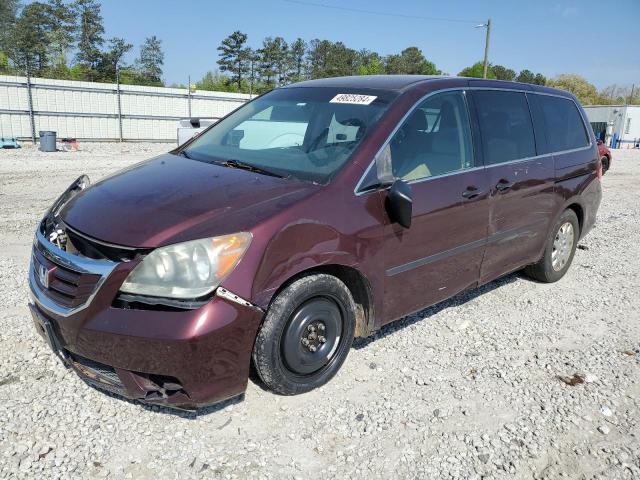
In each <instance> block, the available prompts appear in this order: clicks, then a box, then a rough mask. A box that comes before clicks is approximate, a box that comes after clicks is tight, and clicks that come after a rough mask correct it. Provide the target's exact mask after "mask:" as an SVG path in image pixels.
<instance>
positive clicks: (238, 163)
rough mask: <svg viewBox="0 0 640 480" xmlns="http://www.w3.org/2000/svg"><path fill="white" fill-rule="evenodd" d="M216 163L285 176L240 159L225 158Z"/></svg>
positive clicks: (264, 173)
mask: <svg viewBox="0 0 640 480" xmlns="http://www.w3.org/2000/svg"><path fill="white" fill-rule="evenodd" d="M214 163H215V164H216V165H222V166H223V167H228V168H238V169H241V170H248V171H250V172H255V173H259V174H261V175H269V176H271V177H278V178H285V176H284V175H281V174H280V173H276V172H272V171H270V170H266V169H264V168H262V167H258V166H256V165H252V164H250V163H245V162H241V161H240V160H234V159H229V160H224V161H222V162H220V161H217V162H214Z"/></svg>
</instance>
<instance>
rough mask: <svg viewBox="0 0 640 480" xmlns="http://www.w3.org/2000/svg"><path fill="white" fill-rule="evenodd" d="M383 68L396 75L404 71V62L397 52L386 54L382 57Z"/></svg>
mask: <svg viewBox="0 0 640 480" xmlns="http://www.w3.org/2000/svg"><path fill="white" fill-rule="evenodd" d="M384 70H385V72H386V73H388V74H390V75H398V74H401V73H404V64H403V62H402V57H401V56H400V55H397V54H393V55H387V57H386V58H385V59H384Z"/></svg>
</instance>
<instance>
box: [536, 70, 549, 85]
mask: <svg viewBox="0 0 640 480" xmlns="http://www.w3.org/2000/svg"><path fill="white" fill-rule="evenodd" d="M533 83H534V84H536V85H546V84H547V77H545V76H544V75H542V74H541V73H536V76H535V78H534V79H533Z"/></svg>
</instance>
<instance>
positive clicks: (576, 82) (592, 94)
mask: <svg viewBox="0 0 640 480" xmlns="http://www.w3.org/2000/svg"><path fill="white" fill-rule="evenodd" d="M548 85H549V86H550V87H554V88H561V89H562V90H567V91H568V92H571V93H573V94H574V95H575V96H576V97H578V100H580V103H583V104H587V105H588V104H595V103H597V99H598V91H597V90H596V87H595V86H594V85H592V84H591V83H589V82H588V81H587V80H586V79H585V78H584V77H581V76H580V75H575V74H562V75H558V76H557V77H554V78H552V79H551V80H549V82H548Z"/></svg>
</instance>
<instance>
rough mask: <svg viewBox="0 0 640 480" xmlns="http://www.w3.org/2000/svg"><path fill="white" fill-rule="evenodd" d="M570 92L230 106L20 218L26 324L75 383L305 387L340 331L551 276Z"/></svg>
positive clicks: (430, 87) (334, 98)
mask: <svg viewBox="0 0 640 480" xmlns="http://www.w3.org/2000/svg"><path fill="white" fill-rule="evenodd" d="M587 126H588V123H586V117H585V114H584V112H583V110H582V108H581V107H580V105H579V104H578V102H577V101H576V99H575V98H574V97H573V96H572V95H570V94H568V93H566V92H563V91H558V90H553V89H550V88H545V87H539V86H535V85H525V84H519V83H513V82H500V81H490V80H476V79H467V78H433V77H422V76H369V77H346V78H332V79H324V80H315V81H307V82H302V83H298V84H295V85H290V86H287V87H284V88H278V89H276V90H274V91H272V92H270V93H268V94H266V95H263V96H261V97H258V98H257V99H255V100H253V101H251V102H249V103H247V104H246V105H244V106H242V107H241V108H239V109H238V110H236V111H234V112H232V113H231V114H229V115H228V116H227V117H225V118H223V119H222V120H221V121H220V122H219V123H217V124H216V125H214V126H212V127H210V128H209V129H207V130H206V131H205V132H203V133H202V134H200V135H199V136H198V137H196V138H194V139H193V140H191V141H189V142H188V143H186V144H185V145H183V146H181V147H179V148H178V149H176V150H175V151H173V152H171V153H168V154H166V155H161V156H159V157H157V158H154V159H151V160H148V161H145V162H142V163H139V164H137V165H134V166H132V167H130V168H127V169H126V170H124V171H121V172H119V173H116V174H115V175H112V176H111V177H109V178H106V179H104V180H102V181H100V182H98V183H97V184H96V185H93V186H89V181H88V179H87V178H86V177H85V176H82V177H80V178H79V179H78V180H77V181H76V182H74V183H73V184H72V185H71V186H70V187H69V189H68V190H67V191H66V192H65V193H64V194H63V195H62V196H61V197H60V198H59V199H58V200H57V201H56V202H55V204H54V205H53V206H52V208H51V209H50V210H49V212H47V214H46V215H45V217H44V219H43V220H42V222H41V223H40V224H39V226H38V228H37V230H36V235H35V239H34V244H33V253H32V259H31V266H30V268H29V284H30V287H31V292H32V299H33V304H32V305H30V306H31V311H32V313H33V318H34V322H35V325H36V328H37V329H38V331H39V332H40V333H41V334H42V335H43V336H44V338H45V339H47V341H48V342H49V344H50V345H51V347H52V348H53V350H54V352H55V353H56V354H57V355H58V356H59V357H60V358H61V359H62V360H63V361H64V362H65V364H66V365H68V366H70V367H72V368H73V369H74V370H76V371H77V372H78V373H79V374H80V375H81V376H82V378H83V379H85V380H86V381H87V382H88V383H90V384H92V385H94V386H97V387H99V388H102V389H105V390H108V391H110V392H114V393H117V394H119V395H123V396H126V397H129V398H133V399H139V400H142V401H144V402H147V403H155V404H163V405H168V406H172V407H177V408H188V409H193V408H196V407H198V406H202V405H206V404H210V403H213V402H217V401H220V400H223V399H226V398H230V397H232V396H236V395H238V394H241V393H242V392H243V391H244V390H245V388H246V385H247V379H248V376H249V371H250V368H251V366H252V365H253V367H254V368H255V370H256V371H257V374H258V375H259V377H260V378H261V379H262V381H263V382H264V383H265V384H266V385H267V386H268V387H269V388H270V389H272V390H273V391H275V392H277V393H280V394H285V395H289V394H297V393H302V392H306V391H309V390H311V389H313V388H315V387H318V386H320V385H323V384H324V383H326V382H327V381H329V379H330V378H331V377H332V376H333V375H335V373H336V372H337V371H338V369H339V368H340V366H341V365H342V363H343V362H344V361H345V358H346V357H347V354H348V352H349V349H350V347H351V344H352V341H353V339H354V337H364V336H367V335H370V334H371V333H372V332H374V331H375V330H377V329H379V328H380V327H381V326H383V325H385V324H386V323H389V322H391V321H393V320H395V319H398V318H400V317H403V316H406V315H408V314H410V313H412V312H416V311H418V310H420V309H423V308H425V307H426V306H428V305H432V304H434V303H436V302H440V301H441V300H444V299H446V298H448V297H451V296H453V295H455V294H457V293H459V292H461V291H463V290H465V289H468V288H473V287H477V286H478V285H481V284H484V283H487V282H490V281H491V280H494V279H496V278H498V277H500V276H501V275H505V274H507V273H509V272H513V271H516V270H520V269H523V268H524V269H525V271H526V272H527V273H528V274H529V275H530V276H531V277H533V278H534V279H536V280H539V281H542V282H554V281H556V280H559V279H560V278H561V277H562V276H563V275H564V274H565V273H566V271H567V269H568V268H569V265H570V264H571V261H572V258H573V255H574V252H575V248H576V244H577V242H578V239H579V238H581V237H582V236H584V235H585V234H586V233H587V232H588V231H589V230H590V229H591V228H592V226H593V225H594V221H595V216H596V211H597V209H598V206H599V204H600V198H601V188H600V176H601V174H602V170H601V164H600V158H599V156H598V149H597V146H596V141H595V138H594V135H593V132H592V131H591V129H590V128H587Z"/></svg>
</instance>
